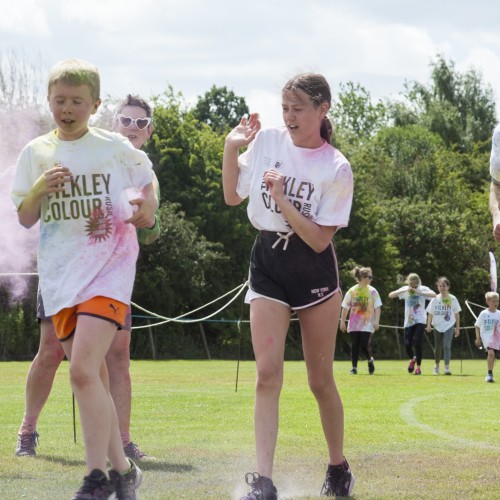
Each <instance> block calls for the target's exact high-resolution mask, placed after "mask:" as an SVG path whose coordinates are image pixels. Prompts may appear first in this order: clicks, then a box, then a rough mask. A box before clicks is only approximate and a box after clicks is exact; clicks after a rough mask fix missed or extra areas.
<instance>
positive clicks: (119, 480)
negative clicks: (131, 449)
mask: <svg viewBox="0 0 500 500" xmlns="http://www.w3.org/2000/svg"><path fill="white" fill-rule="evenodd" d="M129 462H130V471H129V472H128V473H127V474H125V475H123V474H120V473H119V472H117V471H115V470H113V469H111V470H110V471H109V478H110V479H111V482H112V483H113V486H114V489H115V491H116V498H117V500H135V499H136V498H137V497H136V496H135V490H136V489H137V488H139V486H140V485H141V483H142V471H141V469H139V467H137V465H135V464H134V462H132V460H130V459H129Z"/></svg>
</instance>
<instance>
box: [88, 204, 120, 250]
mask: <svg viewBox="0 0 500 500" xmlns="http://www.w3.org/2000/svg"><path fill="white" fill-rule="evenodd" d="M85 230H86V231H87V235H88V237H89V238H90V240H91V241H92V242H94V243H100V242H101V241H104V240H107V239H108V238H109V237H110V236H111V233H112V232H113V224H112V223H111V218H110V217H109V216H106V214H105V213H104V211H103V210H101V209H100V208H99V209H96V210H94V212H93V214H92V215H91V216H90V218H89V220H88V221H87V223H86V224H85Z"/></svg>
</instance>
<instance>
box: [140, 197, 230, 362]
mask: <svg viewBox="0 0 500 500" xmlns="http://www.w3.org/2000/svg"><path fill="white" fill-rule="evenodd" d="M159 218H160V224H161V227H162V228H163V229H162V232H161V234H160V237H159V238H158V240H156V241H155V242H154V243H152V244H151V245H148V246H144V247H141V253H140V258H139V261H138V266H137V277H136V284H135V287H134V295H133V300H134V302H136V303H137V304H138V305H140V306H141V307H144V308H145V309H147V310H149V311H152V312H154V313H156V314H159V315H162V316H166V317H169V318H174V317H177V316H179V315H181V314H184V313H186V312H189V311H192V310H194V309H196V308H198V307H200V306H201V305H203V304H205V303H206V302H207V298H208V297H213V298H215V297H217V294H218V293H219V286H218V275H219V269H220V268H221V267H223V266H224V265H226V263H227V261H228V257H227V256H226V255H224V253H223V251H222V250H223V249H222V245H221V244H220V243H212V242H209V241H207V239H206V238H205V237H203V236H202V235H201V234H200V233H199V231H198V230H197V228H196V226H195V225H194V224H193V223H192V222H190V221H188V220H186V218H185V215H184V213H182V212H181V211H179V207H178V205H176V204H174V203H170V202H165V203H163V204H162V206H161V208H160V210H159ZM218 306H220V304H218ZM213 310H214V309H212V310H203V312H202V313H200V314H199V315H197V316H196V317H202V316H204V315H207V314H209V313H210V312H213ZM191 319H195V318H191ZM151 321H152V322H153V323H154V322H156V321H157V320H156V319H154V318H151ZM215 330H216V329H215ZM193 331H194V333H195V334H196V335H195V336H196V337H198V325H194V326H193V325H189V324H188V325H186V324H183V323H177V322H170V323H166V324H165V325H163V326H159V327H156V328H155V335H156V344H157V352H158V355H159V357H173V356H176V357H186V356H189V353H191V354H193V353H192V351H191V349H190V348H187V349H186V347H187V346H190V345H192V338H193V336H192V334H193ZM137 341H138V342H141V341H140V340H139V339H138V340H137ZM214 342H217V337H214ZM136 348H137V346H135V345H134V349H136ZM183 349H184V352H183Z"/></svg>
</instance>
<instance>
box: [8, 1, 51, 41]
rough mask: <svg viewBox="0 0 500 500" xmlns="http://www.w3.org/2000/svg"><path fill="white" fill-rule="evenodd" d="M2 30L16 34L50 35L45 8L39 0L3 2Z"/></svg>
mask: <svg viewBox="0 0 500 500" xmlns="http://www.w3.org/2000/svg"><path fill="white" fill-rule="evenodd" d="M0 31H2V32H4V33H10V34H14V35H26V36H28V35H29V36H41V37H48V36H49V35H50V30H49V25H48V22H47V18H46V16H45V12H44V8H43V6H41V5H40V2H39V1H37V0H12V1H8V2H2V9H1V15H0Z"/></svg>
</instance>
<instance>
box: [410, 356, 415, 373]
mask: <svg viewBox="0 0 500 500" xmlns="http://www.w3.org/2000/svg"><path fill="white" fill-rule="evenodd" d="M416 361H417V360H416V359H415V358H413V359H410V362H409V363H408V373H413V370H414V369H415V363H416Z"/></svg>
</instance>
